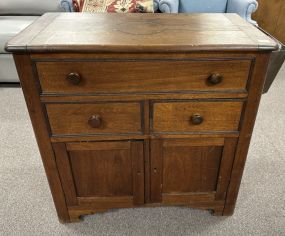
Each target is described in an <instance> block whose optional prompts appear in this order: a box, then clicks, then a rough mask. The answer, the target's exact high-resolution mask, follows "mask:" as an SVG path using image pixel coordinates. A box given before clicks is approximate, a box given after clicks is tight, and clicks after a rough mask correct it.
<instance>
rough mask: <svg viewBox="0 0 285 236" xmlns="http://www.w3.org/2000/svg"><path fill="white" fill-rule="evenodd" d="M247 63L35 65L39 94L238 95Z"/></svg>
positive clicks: (187, 61)
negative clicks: (200, 92) (185, 93)
mask: <svg viewBox="0 0 285 236" xmlns="http://www.w3.org/2000/svg"><path fill="white" fill-rule="evenodd" d="M250 65H251V61H250V60H221V59H220V60H218V59H217V60H209V61H205V60H204V61H198V60H196V61H193V60H192V61H191V60H179V61H177V60H153V61H86V62H37V64H36V66H37V71H38V75H39V79H40V84H41V88H42V92H43V94H50V93H51V94H52V93H55V94H56V93H61V94H81V93H90V94H92V93H94V94H102V93H103V94H105V93H110V94H116V93H152V92H155V93H167V92H175V91H178V92H179V91H180V92H182V91H195V90H197V91H224V90H229V91H242V92H244V91H245V89H246V85H247V80H248V76H249V70H250Z"/></svg>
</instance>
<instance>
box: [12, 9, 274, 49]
mask: <svg viewBox="0 0 285 236" xmlns="http://www.w3.org/2000/svg"><path fill="white" fill-rule="evenodd" d="M275 49H277V44H276V42H275V41H273V40H272V39H271V38H270V37H268V36H267V35H265V34H264V33H262V32H261V31H259V30H258V29H257V28H256V27H254V26H253V25H251V24H249V23H247V22H246V21H244V20H243V19H242V18H240V17H239V16H238V15H236V14H106V13H102V14H89V13H47V14H45V15H43V16H42V17H41V18H39V19H38V20H36V21H35V22H34V23H33V24H32V25H30V26H29V27H28V28H26V29H25V30H24V31H22V32H21V33H19V34H18V35H17V36H16V37H14V38H13V39H11V40H10V41H9V42H8V43H7V45H6V50H7V51H10V52H17V51H25V52H57V51H63V52H76V51H77V52H78V51H80V52H82V51H88V52H188V51H189V52H191V51H206V50H207V51H211V50H212V51H224V50H227V51H242V50H247V51H248V50H252V51H257V50H275Z"/></svg>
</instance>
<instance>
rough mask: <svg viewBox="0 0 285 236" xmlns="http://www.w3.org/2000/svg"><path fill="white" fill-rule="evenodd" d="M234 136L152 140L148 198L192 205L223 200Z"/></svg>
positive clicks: (234, 145) (233, 146)
mask: <svg viewBox="0 0 285 236" xmlns="http://www.w3.org/2000/svg"><path fill="white" fill-rule="evenodd" d="M236 143H237V138H195V139H154V140H152V142H151V165H150V168H151V181H150V182H151V201H152V202H162V203H164V204H174V205H181V204H186V205H189V204H190V205H191V203H197V202H201V203H202V202H204V203H211V202H215V201H223V200H224V199H225V196H226V190H227V187H228V183H229V180H230V173H231V168H232V163H233V159H234V153H235V147H236Z"/></svg>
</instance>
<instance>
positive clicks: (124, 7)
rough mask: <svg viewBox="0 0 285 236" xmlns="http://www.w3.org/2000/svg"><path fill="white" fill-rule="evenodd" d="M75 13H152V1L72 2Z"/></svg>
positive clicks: (92, 0) (83, 0) (103, 0)
mask: <svg viewBox="0 0 285 236" xmlns="http://www.w3.org/2000/svg"><path fill="white" fill-rule="evenodd" d="M73 7H74V9H75V11H79V12H91V13H97V12H114V13H130V12H141V13H153V12H154V10H153V0H73Z"/></svg>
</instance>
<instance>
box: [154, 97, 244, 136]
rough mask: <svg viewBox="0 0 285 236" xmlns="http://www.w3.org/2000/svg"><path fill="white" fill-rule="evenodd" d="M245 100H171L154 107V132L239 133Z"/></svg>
mask: <svg viewBox="0 0 285 236" xmlns="http://www.w3.org/2000/svg"><path fill="white" fill-rule="evenodd" d="M242 108H243V102H242V101H227V100H223V101H220V100H214V101H202V100H199V101H171V102H154V103H153V104H152V121H151V122H152V132H153V133H187V132H226V131H238V129H239V122H240V116H241V111H242Z"/></svg>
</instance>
